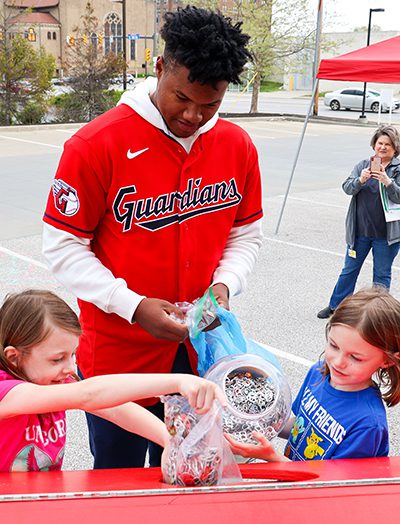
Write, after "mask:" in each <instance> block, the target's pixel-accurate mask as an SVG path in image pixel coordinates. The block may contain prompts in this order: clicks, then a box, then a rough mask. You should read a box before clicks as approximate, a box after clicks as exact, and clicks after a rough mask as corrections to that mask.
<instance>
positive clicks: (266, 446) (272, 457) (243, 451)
mask: <svg viewBox="0 0 400 524" xmlns="http://www.w3.org/2000/svg"><path fill="white" fill-rule="evenodd" d="M224 436H225V438H226V440H227V441H228V442H229V444H230V446H231V450H232V452H233V453H234V454H235V455H241V456H242V457H251V458H256V459H262V460H268V461H269V462H287V461H289V459H288V458H286V457H285V456H284V455H281V454H280V453H278V452H277V451H275V449H274V447H273V445H272V444H271V442H270V441H269V440H268V439H267V438H266V437H265V436H264V435H263V434H262V433H258V432H256V431H254V432H253V434H252V436H253V437H254V438H255V439H256V440H257V441H258V442H259V444H244V443H243V442H238V441H237V440H235V439H234V438H232V437H231V436H230V435H227V434H226V433H225V434H224Z"/></svg>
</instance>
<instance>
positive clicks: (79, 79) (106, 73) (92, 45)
mask: <svg viewBox="0 0 400 524" xmlns="http://www.w3.org/2000/svg"><path fill="white" fill-rule="evenodd" d="M93 13H94V9H93V7H92V5H91V3H90V2H87V4H86V8H85V12H84V14H83V15H82V16H81V25H80V26H79V27H75V28H74V29H73V37H72V38H71V39H70V44H69V46H68V49H67V53H66V54H67V60H66V63H65V64H64V65H65V69H67V71H68V74H69V75H71V81H70V86H71V90H72V92H71V93H70V94H69V95H68V96H65V98H64V103H63V104H62V108H61V109H60V108H59V109H58V114H59V118H60V119H61V120H63V121H72V122H77V121H89V120H92V119H93V118H95V117H96V116H98V115H100V114H101V113H103V112H104V111H106V110H107V109H110V108H111V107H113V106H114V105H115V102H114V97H113V96H112V93H110V92H109V91H108V90H107V89H108V86H109V85H110V80H111V78H112V77H113V76H115V75H116V74H118V73H121V72H122V71H123V70H124V67H126V64H125V62H124V60H123V57H122V56H121V55H115V54H113V53H108V54H107V55H104V54H103V45H102V39H103V38H102V33H101V28H100V26H99V21H98V19H97V18H96V17H95V16H94V14H93Z"/></svg>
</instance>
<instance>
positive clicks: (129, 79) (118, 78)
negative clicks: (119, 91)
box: [111, 73, 135, 85]
mask: <svg viewBox="0 0 400 524" xmlns="http://www.w3.org/2000/svg"><path fill="white" fill-rule="evenodd" d="M111 82H112V83H113V84H117V85H122V84H123V83H124V77H123V75H118V76H116V77H114V78H113V79H112V80H111ZM126 83H127V84H134V83H135V77H134V76H133V75H132V74H131V73H126Z"/></svg>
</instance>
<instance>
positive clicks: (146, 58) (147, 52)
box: [144, 47, 151, 62]
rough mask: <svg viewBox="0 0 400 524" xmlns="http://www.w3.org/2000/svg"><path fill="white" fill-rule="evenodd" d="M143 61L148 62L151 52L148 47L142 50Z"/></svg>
mask: <svg viewBox="0 0 400 524" xmlns="http://www.w3.org/2000/svg"><path fill="white" fill-rule="evenodd" d="M144 59H145V60H146V62H150V59H151V50H150V49H149V48H148V47H146V49H145V50H144Z"/></svg>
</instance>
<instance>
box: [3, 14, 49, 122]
mask: <svg viewBox="0 0 400 524" xmlns="http://www.w3.org/2000/svg"><path fill="white" fill-rule="evenodd" d="M54 70H55V61H54V58H53V57H52V56H51V55H49V54H48V53H46V51H45V50H44V49H43V48H41V49H40V50H38V51H36V50H35V49H34V48H33V47H32V46H31V44H30V43H29V42H28V41H27V40H26V39H25V38H24V37H23V36H22V35H21V34H18V33H17V29H16V26H15V24H13V19H12V18H11V17H10V16H6V14H5V13H4V11H3V12H2V13H1V19H0V93H1V96H0V124H2V125H11V124H25V123H35V124H36V123H40V122H41V121H42V120H43V118H44V115H45V113H46V110H47V102H46V97H47V92H48V90H49V89H50V87H51V82H50V81H51V78H52V76H53V74H54Z"/></svg>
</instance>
